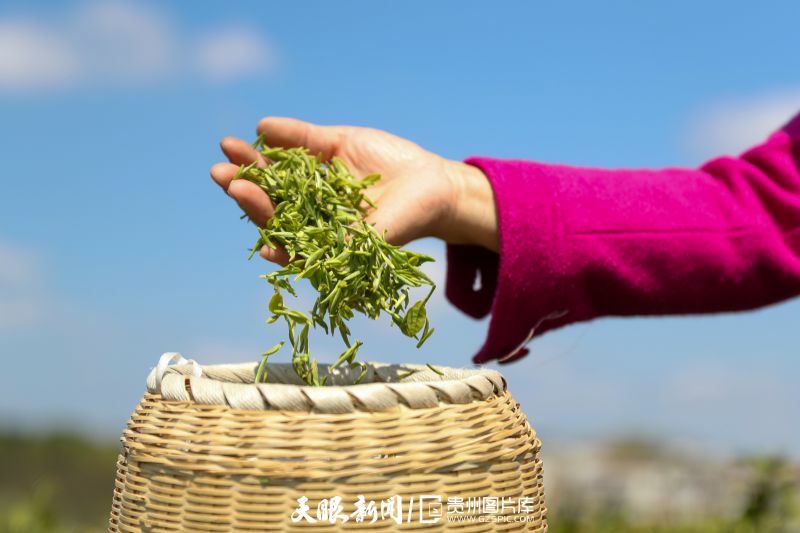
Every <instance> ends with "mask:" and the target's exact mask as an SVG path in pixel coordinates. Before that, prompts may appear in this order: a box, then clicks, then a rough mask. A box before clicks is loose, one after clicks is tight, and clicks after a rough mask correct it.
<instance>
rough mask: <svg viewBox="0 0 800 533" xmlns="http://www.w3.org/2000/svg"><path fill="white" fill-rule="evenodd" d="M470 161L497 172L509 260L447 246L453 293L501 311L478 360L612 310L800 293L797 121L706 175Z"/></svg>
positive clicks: (688, 307) (664, 309)
mask: <svg viewBox="0 0 800 533" xmlns="http://www.w3.org/2000/svg"><path fill="white" fill-rule="evenodd" d="M467 163H469V164H471V165H475V166H477V167H478V168H480V169H481V170H483V172H484V173H485V174H486V176H487V177H488V178H489V181H490V182H491V184H492V188H493V189H494V192H495V198H496V202H497V212H498V220H499V227H500V253H499V255H498V254H495V253H492V252H489V251H487V250H485V249H482V248H478V247H472V246H459V245H449V246H448V249H447V260H448V265H447V283H446V294H447V297H448V298H449V300H450V301H451V302H452V303H453V304H454V305H456V306H457V307H458V308H460V309H461V310H463V311H464V312H466V313H468V314H469V315H471V316H474V317H482V316H485V315H486V314H487V313H491V315H492V317H491V321H490V324H489V332H488V336H487V339H486V341H485V343H484V345H483V347H482V348H481V349H480V351H479V352H478V353H477V354H476V355H475V357H474V358H473V360H474V361H475V362H476V363H482V362H486V361H488V360H491V359H500V360H501V361H511V360H513V359H516V358H518V357H521V356H523V355H525V354H526V353H528V350H527V348H525V347H524V346H525V344H526V343H527V342H528V341H529V340H530V339H531V338H532V337H534V336H535V335H539V334H541V333H544V332H546V331H549V330H552V329H556V328H558V327H561V326H564V325H567V324H570V323H574V322H579V321H585V320H591V319H593V318H597V317H601V316H629V315H662V314H685V313H714V312H721V311H738V310H746V309H753V308H756V307H760V306H764V305H768V304H771V303H774V302H778V301H781V300H785V299H787V298H790V297H792V296H796V295H798V294H800V115H798V116H797V117H795V119H794V120H793V121H792V122H790V123H789V124H787V125H786V126H785V127H784V128H782V129H781V130H780V131H778V132H777V133H775V134H773V135H772V136H771V137H770V138H769V139H768V140H767V141H766V142H764V143H763V144H761V145H758V146H756V147H754V148H751V149H750V150H748V151H747V152H745V153H744V154H742V155H741V156H740V157H735V158H734V157H720V158H718V159H714V160H712V161H709V162H708V163H706V164H705V165H703V166H702V167H700V168H699V169H678V168H669V169H662V170H599V169H590V168H576V167H570V166H563V165H550V164H542V163H533V162H527V161H502V160H497V159H488V158H472V159H468V160H467ZM476 276H479V277H480V287H477V286H475V278H476Z"/></svg>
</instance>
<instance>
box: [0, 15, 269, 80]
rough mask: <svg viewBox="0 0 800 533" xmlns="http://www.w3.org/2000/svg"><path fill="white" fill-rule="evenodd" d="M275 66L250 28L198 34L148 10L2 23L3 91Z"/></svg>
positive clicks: (239, 73)
mask: <svg viewBox="0 0 800 533" xmlns="http://www.w3.org/2000/svg"><path fill="white" fill-rule="evenodd" d="M273 64H274V54H273V53H272V50H271V48H270V47H269V46H268V45H267V44H266V41H265V40H264V39H263V37H262V36H261V35H260V34H258V33H257V32H255V31H253V30H252V29H250V28H245V27H239V26H228V27H224V26H223V27H221V28H219V29H217V30H215V31H214V32H213V33H211V34H208V35H197V34H192V33H191V32H187V31H185V30H184V28H181V27H180V26H179V25H177V24H175V23H174V21H173V20H172V19H171V18H170V17H169V16H168V15H167V14H166V13H164V12H162V11H160V10H157V9H154V8H149V7H147V6H144V5H142V4H136V3H127V2H108V3H90V4H85V5H83V6H80V7H78V8H75V9H74V10H73V11H71V12H68V13H65V14H64V15H63V16H61V17H59V18H58V19H43V18H41V17H40V18H34V17H32V16H31V17H29V18H18V17H17V18H6V19H3V18H0V91H6V92H24V91H29V90H41V89H50V90H53V89H55V90H58V89H65V88H72V87H81V86H87V85H90V86H103V87H106V86H115V85H116V86H121V85H128V84H131V83H133V84H139V85H141V84H148V83H150V84H152V83H157V82H163V81H169V80H178V79H186V78H190V79H191V78H205V79H212V80H215V81H230V80H233V79H239V78H242V77H246V76H253V75H258V74H263V73H265V72H269V70H270V67H271V66H272V65H273Z"/></svg>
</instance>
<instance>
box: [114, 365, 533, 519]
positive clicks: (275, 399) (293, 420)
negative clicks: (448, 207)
mask: <svg viewBox="0 0 800 533" xmlns="http://www.w3.org/2000/svg"><path fill="white" fill-rule="evenodd" d="M193 370H195V373H196V369H194V367H193V366H192V365H188V364H187V365H178V366H171V367H169V368H168V369H167V371H166V372H165V373H164V374H163V377H162V376H159V375H157V373H156V371H155V369H154V371H153V372H151V374H150V376H149V377H148V391H147V393H146V394H145V395H144V398H143V399H142V400H141V402H140V403H139V405H138V406H137V408H136V410H135V411H134V413H133V414H132V415H131V418H130V421H129V422H128V426H127V428H126V429H125V431H124V433H123V436H122V452H121V454H120V456H119V460H118V463H117V476H116V485H115V490H114V500H113V504H112V509H111V518H110V521H109V531H112V532H132V531H137V532H138V531H148V532H177V531H181V532H212V531H215V532H216V531H219V532H232V531H249V532H255V531H320V532H323V531H358V530H382V531H397V530H400V531H406V530H422V529H424V530H431V531H445V530H447V531H449V530H458V531H464V532H477V531H537V532H545V531H547V520H546V509H545V504H544V487H543V480H542V462H541V457H540V447H541V443H540V441H539V439H538V438H537V436H536V433H535V432H534V430H533V429H532V428H531V427H530V426H529V424H528V421H527V419H526V417H525V415H524V414H523V412H522V411H521V410H520V407H519V404H517V403H516V402H515V401H514V400H513V398H512V397H511V394H510V393H509V392H508V390H507V388H506V382H505V380H504V379H503V377H502V376H501V375H500V373H498V372H496V371H494V370H488V369H476V370H466V369H452V368H444V367H442V368H440V369H439V370H440V371H441V372H443V374H444V375H439V374H437V373H435V372H433V371H432V370H430V369H428V368H427V367H425V366H416V365H381V364H377V363H373V364H370V365H369V369H368V373H367V376H366V377H365V379H364V380H363V381H362V384H359V385H353V384H352V383H353V381H354V379H355V378H356V376H357V373H356V372H354V371H350V370H347V369H344V370H339V369H336V370H334V371H333V372H332V373H331V378H329V385H328V386H325V387H308V386H304V385H303V384H302V383H300V382H299V380H298V378H297V376H296V375H295V374H294V371H293V369H292V368H291V365H282V364H270V365H267V371H268V376H269V378H268V383H265V384H257V385H256V384H254V377H255V371H256V366H255V365H254V364H245V365H216V366H204V367H202V375H201V376H197V375H192V374H193ZM321 370H322V371H323V372H325V371H327V370H328V369H327V368H325V366H324V365H321ZM409 370H416V371H417V372H416V373H415V374H413V375H411V376H410V377H407V378H405V379H402V380H399V376H400V375H402V374H403V373H404V372H407V371H409ZM361 496H363V498H362V499H361V501H362V502H363V504H364V506H365V507H366V513H365V515H364V516H363V517H362V520H358V515H357V514H355V513H354V512H355V511H356V510H357V508H358V507H357V505H358V504H357V502H358V501H359V499H360V497H361ZM422 496H429V497H430V498H425V499H423V500H422V501H421V500H420V498H421V497H422ZM337 497H339V498H341V503H339V500H336V498H337ZM398 497H399V500H398ZM436 497H438V498H439V499H438V500H436ZM304 498H305V499H306V500H305V501H302V499H304ZM373 501H374V502H375V503H374V506H372V505H370V502H373ZM334 502H335V504H334ZM388 502H394V507H393V509H392V507H391V506H389V503H388ZM437 502H439V503H437ZM487 502H488V503H489V504H491V503H492V502H494V503H495V505H496V509H495V508H492V507H491V505H490V507H486V505H487ZM523 503H524V504H525V506H524V509H523ZM384 504H385V505H386V507H384ZM409 504H411V506H410V508H411V514H410V515H409ZM451 504H452V505H451ZM301 505H305V506H307V507H308V510H307V512H306V515H307V516H308V517H310V520H309V519H306V518H305V516H302V513H300V512H299V511H300V508H301ZM338 506H341V507H342V508H343V509H342V511H341V512H340V513H338V516H336V517H335V518H333V522H332V521H331V518H330V515H331V514H334V513H332V512H330V511H331V509H335V508H337V507H338ZM501 506H502V508H501ZM398 507H399V508H400V512H401V513H402V514H399V517H400V520H399V521H398V520H397V517H398ZM363 509H364V507H363V506H362V510H363ZM320 510H321V514H318V513H320ZM387 511H388V513H387ZM459 511H460V512H459ZM387 514H388V516H387ZM343 516H347V518H348V519H347V521H344V522H343V521H342V517H343ZM409 516H410V518H409ZM437 516H438V520H437V519H436V517H437ZM373 517H375V521H373ZM295 518H297V521H294V519H295ZM311 520H316V522H315V523H312V522H311Z"/></svg>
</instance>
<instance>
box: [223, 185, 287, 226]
mask: <svg viewBox="0 0 800 533" xmlns="http://www.w3.org/2000/svg"><path fill="white" fill-rule="evenodd" d="M228 194H229V195H230V197H231V198H233V199H234V200H236V203H237V204H239V207H241V208H242V211H244V212H245V213H246V214H247V216H248V217H249V218H250V220H252V221H253V223H254V224H256V225H257V226H259V227H263V226H264V224H266V223H267V220H269V219H270V217H272V215H273V213H274V212H275V208H274V206H273V205H272V201H271V200H270V199H269V196H267V194H266V193H265V192H264V191H262V190H261V188H260V187H259V186H258V185H256V184H255V183H252V182H249V181H247V180H234V181H233V182H231V183H230V185H229V186H228Z"/></svg>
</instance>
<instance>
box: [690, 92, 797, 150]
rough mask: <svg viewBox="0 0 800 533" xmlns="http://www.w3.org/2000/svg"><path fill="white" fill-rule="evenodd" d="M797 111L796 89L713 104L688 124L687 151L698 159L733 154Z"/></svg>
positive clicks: (766, 133)
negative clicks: (689, 150)
mask: <svg viewBox="0 0 800 533" xmlns="http://www.w3.org/2000/svg"><path fill="white" fill-rule="evenodd" d="M798 112H800V88H794V89H784V90H776V91H772V92H768V93H762V94H760V95H755V96H752V97H749V98H739V99H731V100H725V101H720V102H717V103H715V104H713V105H711V106H709V107H708V108H706V109H704V110H703V111H701V112H699V113H697V115H696V117H695V118H694V119H693V120H692V121H691V124H690V130H689V135H688V139H689V143H690V146H689V148H690V149H691V151H692V153H693V154H694V155H697V156H700V157H702V158H708V157H713V156H717V155H720V154H737V153H740V152H741V151H743V150H745V149H747V148H748V147H750V146H752V145H753V144H756V143H758V142H759V141H761V140H763V139H765V138H766V137H767V136H768V135H769V134H770V133H772V132H773V131H775V130H776V129H778V128H779V127H781V126H782V125H783V124H785V123H786V122H788V121H789V119H791V118H792V117H793V116H794V115H796V114H797V113H798Z"/></svg>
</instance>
